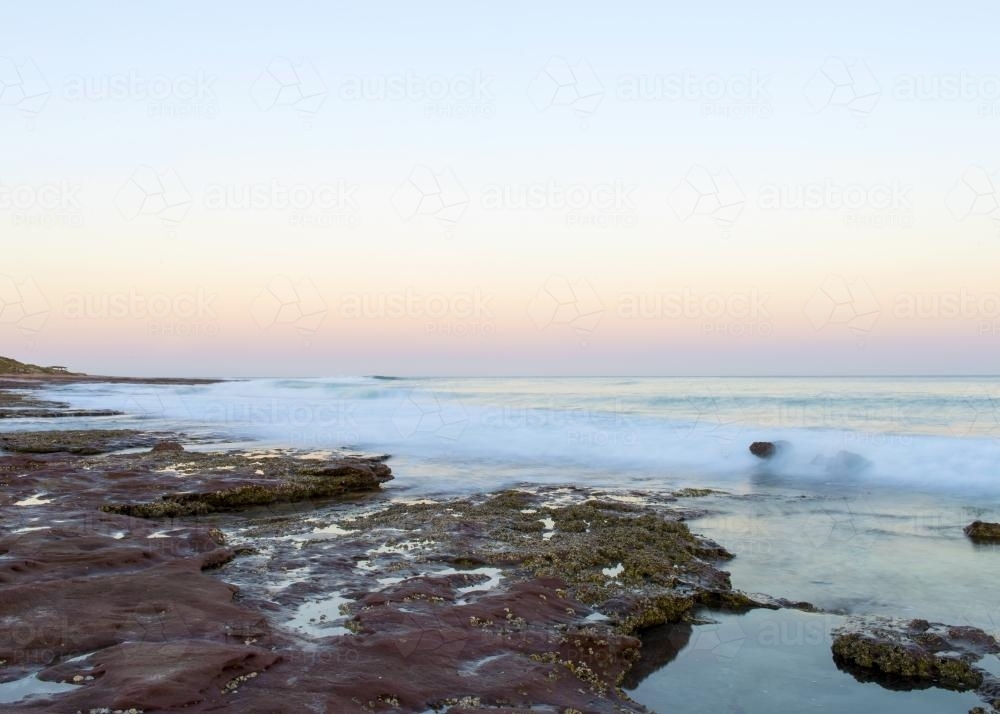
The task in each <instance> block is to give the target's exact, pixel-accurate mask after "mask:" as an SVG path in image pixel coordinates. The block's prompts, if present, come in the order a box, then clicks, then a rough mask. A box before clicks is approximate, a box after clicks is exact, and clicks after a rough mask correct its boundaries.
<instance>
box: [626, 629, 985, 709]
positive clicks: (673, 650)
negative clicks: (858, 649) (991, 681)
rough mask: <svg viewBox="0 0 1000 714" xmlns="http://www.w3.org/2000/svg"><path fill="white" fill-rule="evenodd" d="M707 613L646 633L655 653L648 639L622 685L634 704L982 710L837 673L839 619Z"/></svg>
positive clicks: (963, 697) (974, 701)
mask: <svg viewBox="0 0 1000 714" xmlns="http://www.w3.org/2000/svg"><path fill="white" fill-rule="evenodd" d="M706 614H707V615H708V616H709V617H711V619H712V620H713V622H711V623H709V624H704V625H694V626H693V627H691V626H683V625H682V626H675V627H662V628H654V629H652V630H650V631H649V633H647V637H648V640H649V641H648V644H649V645H650V646H649V648H648V649H647V639H646V638H645V637H644V639H643V660H642V661H640V662H639V663H638V665H637V667H636V670H634V671H633V673H632V675H631V676H630V678H629V679H628V680H627V681H626V682H625V684H624V688H625V689H626V691H628V693H629V695H630V696H631V697H632V698H633V699H635V700H636V701H638V702H639V703H640V704H643V705H645V706H647V707H649V708H651V709H653V710H654V711H658V712H671V713H672V714H695V713H699V714H700V713H701V712H727V713H732V714H775V713H776V712H789V713H792V712H794V713H798V712H803V711H817V712H879V713H880V714H896V713H897V712H898V713H899V714H949V713H951V712H954V713H955V714H959V713H961V714H965V713H966V712H968V711H969V709H971V708H972V707H975V706H979V705H980V704H981V702H980V701H979V699H978V697H976V695H974V694H971V693H959V692H951V691H946V690H942V689H925V690H915V691H890V690H889V689H885V688H883V687H882V686H880V685H878V684H876V683H874V682H859V681H858V680H856V679H855V678H854V677H852V676H851V675H850V674H848V673H846V672H842V671H840V670H839V669H838V668H837V666H836V665H835V664H834V662H833V655H832V654H831V651H830V645H831V642H832V639H831V634H830V633H831V630H832V629H833V628H834V627H837V626H838V625H839V624H841V622H842V619H841V618H839V617H837V616H833V615H815V614H807V613H801V612H797V611H791V610H778V611H771V610H754V611H752V612H750V613H748V614H746V615H731V614H717V613H706ZM647 658H648V660H647ZM667 662H669V664H668V665H667V666H663V664H664V663H667Z"/></svg>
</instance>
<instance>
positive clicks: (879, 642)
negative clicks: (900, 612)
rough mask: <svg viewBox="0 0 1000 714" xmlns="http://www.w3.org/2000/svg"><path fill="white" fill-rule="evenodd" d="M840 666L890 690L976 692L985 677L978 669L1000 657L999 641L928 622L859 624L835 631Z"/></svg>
mask: <svg viewBox="0 0 1000 714" xmlns="http://www.w3.org/2000/svg"><path fill="white" fill-rule="evenodd" d="M832 649H833V656H834V661H835V662H836V663H837V666H838V667H840V668H841V669H844V670H846V671H848V672H850V673H851V674H853V675H854V676H855V678H856V679H858V680H860V681H875V682H877V683H879V684H882V685H883V686H885V687H887V688H890V689H898V688H907V687H909V688H913V687H922V686H937V687H942V688H945V689H954V690H958V691H966V690H970V689H978V688H979V687H980V686H981V685H982V684H983V681H984V674H985V673H984V672H983V671H982V670H980V669H978V668H977V667H976V666H975V664H976V663H977V662H978V661H979V660H980V659H981V658H982V657H983V655H985V654H990V653H997V652H1000V645H998V643H997V641H996V640H995V639H994V638H993V637H991V636H990V635H988V634H986V633H985V632H983V631H982V630H979V629H977V628H974V627H951V626H947V625H940V624H931V623H929V622H927V621H926V620H911V621H899V620H889V619H878V620H857V621H854V622H852V623H850V624H849V625H847V626H845V627H844V628H841V630H839V631H837V633H836V637H835V639H834V641H833V647H832Z"/></svg>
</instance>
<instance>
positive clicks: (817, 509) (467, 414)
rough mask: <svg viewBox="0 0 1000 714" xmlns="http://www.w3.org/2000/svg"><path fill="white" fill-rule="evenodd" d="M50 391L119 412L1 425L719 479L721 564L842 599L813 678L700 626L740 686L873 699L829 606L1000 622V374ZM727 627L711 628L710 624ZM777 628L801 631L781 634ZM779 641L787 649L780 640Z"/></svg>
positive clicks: (666, 686) (502, 482) (412, 476)
mask: <svg viewBox="0 0 1000 714" xmlns="http://www.w3.org/2000/svg"><path fill="white" fill-rule="evenodd" d="M45 396H48V397H50V398H53V399H59V400H63V401H66V402H69V403H70V404H71V405H72V406H74V407H80V408H84V407H86V408H110V409H118V410H121V411H124V412H126V414H125V415H124V416H120V417H110V418H100V419H75V420H72V422H71V423H72V426H69V424H70V422H67V420H63V419H39V420H9V421H7V422H6V423H3V422H0V429H8V430H10V429H44V428H81V427H93V426H104V427H108V426H114V427H137V428H143V429H157V428H163V429H170V430H178V431H182V432H185V433H187V434H189V435H192V436H198V437H206V438H209V439H212V440H214V441H215V442H216V443H215V444H214V445H202V446H200V447H198V446H196V447H193V448H218V443H219V442H221V443H224V444H225V443H229V444H240V445H244V444H246V443H248V442H252V443H256V444H259V445H260V446H262V447H295V448H302V449H308V450H315V451H333V450H338V451H339V450H348V451H358V452H365V453H380V454H389V455H391V460H390V461H389V463H390V465H391V466H392V469H393V473H394V474H395V480H394V481H392V482H390V483H389V484H387V485H386V490H387V491H388V492H389V493H390V494H391V495H393V496H394V497H398V498H400V499H412V498H427V497H436V498H440V497H448V496H452V495H462V494H466V493H469V492H471V491H491V490H496V489H499V488H503V487H531V486H539V485H546V486H557V485H558V486H586V487H589V488H595V489H603V490H608V491H615V492H628V493H629V494H630V495H632V496H634V497H635V498H637V499H639V500H641V498H642V494H643V493H651V492H656V493H661V492H669V491H674V490H677V489H680V488H684V487H698V488H711V489H717V490H719V491H722V492H724V493H722V494H710V495H707V496H704V497H700V498H690V499H687V498H685V499H681V500H680V501H678V503H679V505H680V506H681V507H684V508H688V509H691V516H690V527H691V529H692V530H693V531H695V532H697V533H701V534H703V535H705V536H707V537H710V538H712V539H714V540H716V541H718V542H719V543H720V544H721V545H723V546H724V547H726V548H727V549H728V550H730V551H731V552H732V553H734V554H735V556H736V557H735V558H734V559H733V560H732V561H730V562H729V563H727V564H726V566H725V567H726V569H727V570H729V571H730V572H731V575H732V582H733V585H734V587H736V588H739V589H742V590H745V591H747V592H752V593H767V594H769V595H771V596H775V597H784V598H788V599H790V600H794V601H808V602H811V603H813V604H815V605H817V606H818V607H820V608H822V609H824V610H825V611H827V613H828V614H825V615H823V616H822V618H826V619H825V620H823V621H822V623H821V624H820V625H818V627H819V629H818V630H817V632H819V633H820V634H821V637H820V641H819V642H818V643H816V647H815V648H814V649H811V650H802V649H801V648H798V649H796V648H795V647H792V648H791V649H789V648H787V647H786V648H785V649H786V650H787V651H788V652H790V653H793V654H794V653H799V654H801V653H802V652H804V651H808V652H813V653H814V655H810V657H808V658H804V659H801V662H802V663H805V664H802V666H803V667H809V666H812V665H809V664H808V662H814V664H815V668H816V669H815V671H814V672H813V673H812V675H810V674H809V671H808V669H807V670H801V669H800V670H795V668H794V667H791V668H789V667H778V666H773V667H771V668H770V669H765V670H762V669H761V665H760V664H759V662H758V659H755V658H753V657H749V656H745V657H739V658H728V659H727V658H726V656H725V652H724V650H719V651H716V649H718V648H714V649H713V648H710V649H709V651H708V652H707V653H705V652H700V651H699V650H698V645H697V642H699V641H702V642H704V640H699V639H698V638H697V637H696V638H694V639H693V640H692V639H691V633H690V632H689V633H687V634H686V635H685V637H686V638H687V639H685V640H684V641H685V642H689V644H688V645H687V650H686V651H690V652H693V654H692V655H691V656H692V657H694V656H695V655H699V656H705V657H709V658H710V659H712V661H717V662H718V663H719V666H723V667H726V668H728V669H726V670H725V671H726V672H727V674H726V676H727V677H731V678H732V681H733V682H743V683H744V684H745V685H746V686H743V685H741V686H743V690H744V691H748V690H747V689H746V687H748V686H750V683H752V682H755V681H758V680H760V678H761V677H767V678H770V681H772V684H773V686H774V687H776V688H780V687H781V686H783V685H782V684H781V681H782V679H781V678H782V677H795V678H798V679H796V680H795V681H793V682H790V683H789V684H788V686H789V687H793V688H795V689H796V691H799V692H800V693H801V692H802V691H805V690H804V689H803V686H804V685H803V682H802V681H801V680H802V678H803V677H805V678H806V679H808V677H809V676H812V677H813V681H821V682H823V683H824V686H825V687H827V688H828V691H825V693H823V694H822V696H821V697H820V699H819V700H817V702H818V704H817V707H818V708H823V707H824V706H827V705H831V704H833V703H835V702H840V703H842V704H844V705H845V706H846V705H847V703H850V702H854V703H855V704H856V703H858V702H861V703H867V704H871V705H872V706H874V705H875V703H876V699H872V698H868V699H865V698H864V697H862V698H861V699H851V697H852V696H855V695H854V694H851V693H852V692H854V691H855V689H853V688H854V687H858V686H861V687H862V690H863V691H864V692H868V694H866V695H865V696H869V697H881V696H882V694H880V693H877V692H876V690H875V689H871V687H874V686H875V685H857V683H854V682H853V680H849V679H845V680H844V681H841V680H840V679H839V678H838V677H840V676H843V677H847V675H843V674H842V673H837V672H836V670H835V668H833V667H832V663H831V662H830V659H829V636H830V635H829V633H830V631H831V629H832V628H833V627H834V626H835V625H836V624H837V623H836V622H834V620H833V619H836V618H842V617H844V616H850V615H892V616H900V617H912V618H924V619H927V620H930V621H938V622H944V623H948V624H962V625H964V624H970V625H974V626H977V627H981V628H983V629H985V630H987V631H989V632H992V633H994V634H998V635H1000V595H998V594H997V593H1000V587H998V585H1000V576H998V575H997V569H996V558H997V557H1000V549H997V548H995V547H990V546H982V545H976V544H973V543H971V542H970V541H969V540H968V539H967V538H966V537H965V536H964V534H963V533H962V528H963V527H964V526H965V525H967V524H968V523H969V522H971V521H973V520H977V519H981V520H993V521H996V520H1000V378H995V377H982V378H969V377H961V378H959V377H897V378H891V377H871V378H803V377H788V378H702V379H699V378H684V379H679V378H678V379H675V378H587V379H581V378H390V377H336V378H322V379H255V380H244V381H232V382H222V383H217V384H209V385H197V386H155V385H135V384H96V383H95V384H90V383H84V384H66V385H57V386H53V387H51V388H49V389H48V390H47V394H46V395H45ZM757 440H767V441H782V442H786V444H785V445H783V448H782V449H781V450H780V452H779V454H778V456H776V457H775V458H774V459H771V460H767V461H764V460H761V459H758V458H756V457H755V456H753V455H751V454H750V453H749V451H748V446H749V444H750V443H751V442H753V441H757ZM829 613H833V614H829ZM775 617H777V618H778V619H777V620H774V619H772V620H769V621H767V622H765V623H764V625H765V626H766V625H772V624H774V623H776V622H778V621H779V620H780V622H782V623H784V624H782V625H781V626H782V627H785V625H787V626H788V627H789V628H792V630H793V631H794V629H795V628H799V629H800V630H801V628H803V627H808V626H809V623H810V621H811V620H810V617H812V616H809V617H807V616H805V615H801V614H799V615H795V614H782V615H781V616H780V617H779V616H775ZM816 617H817V618H819V617H820V616H816ZM831 618H833V619H831ZM786 621H787V622H786ZM838 621H839V620H838ZM720 622H721V623H723V624H725V623H726V622H730V624H731V626H735V628H736V630H738V631H739V632H742V633H743V635H742V640H741V642H742V641H743V640H751V641H750V642H749V644H747V645H746V646H747V650H745V652H747V653H749V652H752V651H755V650H757V649H760V648H761V647H765V646H766V642H763V643H762V638H761V637H760V636H754V635H753V634H751V635H747V632H751V631H752V630H751V629H748V628H753V627H758V625H757V624H755V621H754V618H752V617H751V618H735V619H734V618H733V617H732V616H725V617H722V618H721V619H720ZM739 623H743V624H742V625H740V624H739ZM721 626H722V625H717V626H712V627H714V628H715V629H713V630H712V632H713V633H714V634H712V637H713V638H715V639H713V640H711V641H712V642H715V641H716V640H717V639H718V632H719V630H718V628H719V627H721ZM775 626H777V625H775ZM741 628H742V629H741ZM753 631H756V630H753ZM693 632H694V633H695V634H696V635H697V632H698V628H697V627H696V628H695V629H694V631H693ZM800 635H801V632H800ZM793 638H794V636H793ZM764 639H766V638H764ZM780 640H781V641H780V642H779V644H782V643H783V644H782V646H784V645H787V644H788V642H787V638H786V637H784V635H783V636H782V637H781V638H780ZM691 642H693V643H694V644H690V643H691ZM722 644H725V642H722ZM792 644H796V643H795V642H793V643H792ZM797 644H801V643H797ZM730 645H732V642H730ZM720 647H721V645H720ZM770 651H771V652H772V653H773V654H776V659H775V661H776V662H777V661H780V656H779V655H780V653H781V652H784V651H785V650H780V648H779V649H778V650H770ZM699 653H700V654H699ZM671 656H674V655H671ZM789 656H791V655H789ZM796 656H798V654H796ZM691 661H696V660H691ZM755 663H756V664H755ZM717 675H718V672H714V673H713V670H712V669H711V668H706V667H688V666H686V665H684V664H683V661H682V662H681V664H674V665H672V666H666V667H662V668H660V669H658V670H657V671H655V672H653V673H652V674H650V675H648V676H647V677H646V678H645V679H644V680H643V681H642V682H635V683H634V686H633V688H634V693H633V694H634V696H635V697H636V698H637V699H638V700H639V701H641V702H643V703H645V704H647V705H649V706H651V707H653V708H654V709H655V708H657V707H660V706H662V707H664V708H667V707H668V704H669V703H670V701H673V700H671V699H670V696H669V693H670V692H674V693H675V694H676V692H677V691H679V690H678V687H681V688H683V687H689V688H690V691H691V692H692V696H696V695H697V697H700V699H699V701H700V703H701V704H706V702H705V700H704V696H705V694H704V693H705V692H706V691H714V689H713V681H714V680H713V677H715V676H717ZM835 675H836V676H835ZM865 687H867V688H868V689H865ZM738 689H739V687H737V690H738ZM806 689H808V687H806ZM737 690H733V692H730V695H732V696H736V695H737V694H739V692H738V691H737ZM720 691H721V690H720ZM712 696H716V695H715V694H713V695H712ZM718 696H719V697H721V698H720V699H718V700H717V701H715V702H714V704H715V705H717V706H718V707H719V708H720V710H725V711H728V710H732V711H766V710H767V704H766V703H767V701H769V700H771V699H773V697H770V696H764V695H761V699H760V706H756V705H752V704H750V703H749V701H748V702H747V704H746V707H745V708H737V709H731V707H730V705H731V703H732V702H731V701H730V700H729V699H726V698H725V697H724V696H723V694H722V693H718ZM727 696H728V695H727ZM942 696H944V697H946V700H941V699H935V697H942ZM947 696H951V695H944V694H933V695H928V696H927V697H923V698H920V697H917V698H914V697H910V698H902V697H897V698H895V699H892V700H891V701H892V702H895V703H896V704H895V705H894V706H896V705H898V707H899V709H898V710H899V711H904V710H905V711H917V710H920V711H923V709H921V708H920V707H926V708H927V710H928V711H934V710H935V707H939V710H947V707H948V706H950V705H951V704H954V706H955V707H956V708H955V709H954V710H955V711H959V710H962V711H965V710H967V706H968V700H967V698H963V699H961V700H959V699H953V700H947ZM842 697H846V699H844V698H842ZM709 703H710V702H709ZM879 706H882V705H881V704H879ZM727 707H729V708H727ZM914 707H916V708H914ZM940 707H944V708H943V709H941V708H940ZM962 707H966V709H962ZM883 710H885V711H892V710H894V709H893V708H892V707H890V708H887V709H885V708H884V709H883Z"/></svg>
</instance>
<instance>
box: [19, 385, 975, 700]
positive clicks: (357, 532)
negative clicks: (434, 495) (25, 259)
mask: <svg viewBox="0 0 1000 714" xmlns="http://www.w3.org/2000/svg"><path fill="white" fill-rule="evenodd" d="M50 376H51V375H34V376H32V377H30V378H28V379H23V378H20V376H18V377H13V378H8V377H6V376H0V404H2V403H3V399H4V398H6V399H10V400H15V397H11V396H10V395H11V393H12V392H11V390H14V391H15V392H17V391H18V390H22V389H25V388H27V389H29V390H30V389H32V388H33V387H32V385H35V386H37V387H42V386H44V385H45V384H46V383H48V382H49V381H50V380H49V377H50ZM63 380H68V381H88V382H95V383H99V382H107V381H108V379H107V378H103V377H87V376H85V375H57V376H55V379H54V380H52V381H56V382H59V381H63ZM216 381H217V380H195V381H191V380H130V379H123V380H118V382H119V383H121V382H125V383H139V384H204V383H214V382H216ZM16 401H18V402H19V403H20V406H19V407H17V408H33V409H40V408H44V409H45V410H48V411H52V412H54V413H56V414H57V415H58V416H62V417H66V416H69V417H73V416H78V415H75V414H73V412H72V410H70V409H68V407H67V406H66V405H59V404H58V403H53V402H50V401H47V400H44V399H34V400H33V398H31V397H29V398H28V400H27V403H25V399H24V398H22V397H17V398H16ZM33 401H34V402H38V403H37V404H36V403H33ZM43 403H44V404H43ZM2 437H3V443H0V449H4V452H3V453H0V476H2V478H3V480H4V481H5V486H6V488H5V501H4V503H3V505H2V506H0V508H2V509H3V512H4V515H5V516H6V517H7V518H5V521H6V522H8V523H13V525H14V526H15V527H13V528H6V529H5V531H4V537H3V541H0V547H2V548H3V549H4V550H5V553H6V556H5V566H6V568H5V581H4V585H5V587H4V589H3V596H2V600H0V607H2V608H3V610H2V614H3V617H5V618H11V620H14V619H16V620H17V621H18V622H20V623H26V624H27V625H28V628H26V629H25V630H24V632H26V633H28V634H26V635H25V636H21V637H18V638H16V639H12V640H11V641H8V642H7V643H5V645H6V647H5V651H4V652H2V653H0V659H3V660H4V665H3V670H2V677H3V682H2V683H0V692H3V691H4V690H3V688H4V687H5V686H6V687H7V688H8V691H13V690H14V689H15V687H11V686H10V684H11V683H22V684H21V686H23V687H24V688H26V690H27V691H34V692H36V693H37V695H38V696H33V697H30V698H28V699H23V700H21V701H15V702H10V703H9V704H8V706H11V705H14V707H15V708H16V709H17V710H24V711H53V712H55V711H67V710H82V711H87V710H91V709H100V708H104V707H107V708H110V709H112V710H129V709H137V710H145V709H154V708H156V709H160V710H171V709H174V708H181V707H184V708H185V709H184V710H185V711H201V710H208V709H213V708H219V707H222V706H232V707H234V708H236V707H238V708H239V709H240V711H274V710H275V707H280V708H288V707H290V708H301V709H303V710H309V709H310V707H312V708H315V707H321V708H320V709H319V710H320V711H323V710H330V711H352V710H357V711H400V712H402V711H414V712H420V711H427V710H429V709H434V710H436V711H448V712H453V713H455V714H457V713H459V712H473V711H483V712H485V711H491V712H498V711H523V710H525V709H528V708H531V707H550V708H555V709H557V710H558V711H560V712H572V711H581V712H582V711H587V712H590V711H595V712H598V711H609V712H610V711H637V712H641V711H648V709H646V708H645V707H643V705H641V704H639V703H637V702H635V701H632V699H631V698H630V697H629V695H628V694H627V693H626V692H625V691H623V690H622V689H621V688H620V685H621V684H622V682H623V681H624V679H625V678H626V676H627V675H628V673H629V672H630V671H632V672H633V673H634V672H635V671H638V669H639V668H640V666H641V668H644V669H646V670H648V669H650V668H653V669H655V668H656V667H657V666H658V664H657V661H656V660H655V658H654V659H653V660H651V659H650V658H649V657H645V658H644V655H645V653H646V651H648V650H649V649H650V648H645V647H644V644H643V639H642V636H643V635H644V634H647V633H648V632H649V631H650V630H651V628H656V627H658V626H663V625H671V624H686V625H688V626H690V625H695V626H697V625H698V624H701V623H704V622H706V621H707V620H710V619H711V617H712V613H713V612H714V613H720V614H721V615H722V616H727V615H738V614H742V613H745V612H747V611H749V610H754V609H764V610H769V611H786V610H787V611H797V612H803V613H810V612H814V611H815V610H816V608H814V607H813V606H811V605H809V604H808V603H792V602H787V601H781V600H776V599H773V598H769V597H767V596H759V595H748V594H746V593H741V592H739V591H738V590H734V589H733V587H732V584H731V582H730V579H729V575H728V573H726V572H725V570H723V568H724V567H725V563H726V561H727V560H729V559H730V558H731V557H732V554H731V553H729V552H728V551H727V550H726V549H725V546H726V544H725V543H721V544H717V543H714V542H712V541H710V540H708V539H705V538H701V537H699V536H697V535H696V534H694V533H692V532H691V530H690V529H689V527H688V525H687V522H689V521H691V520H692V519H694V518H697V517H699V516H700V515H703V513H704V510H703V509H702V508H701V507H700V506H699V505H698V504H699V497H704V496H706V495H711V494H715V495H717V496H720V497H725V494H724V493H723V492H720V491H713V490H712V489H705V490H704V491H703V492H684V493H681V492H676V493H670V494H660V495H656V494H650V493H648V492H644V491H634V492H631V493H628V492H626V493H622V492H617V493H616V492H610V491H608V490H606V489H604V490H602V489H594V488H578V487H572V486H563V487H536V488H531V489H528V488H525V489H516V490H502V491H499V492H492V493H484V494H478V495H475V496H469V497H461V498H453V499H445V500H434V501H419V502H412V503H406V502H400V501H398V500H394V499H393V498H391V496H390V495H389V494H387V493H385V492H384V491H382V490H381V484H382V483H384V482H385V481H386V480H388V479H390V478H392V475H391V473H390V471H389V466H387V465H386V463H385V459H384V458H383V457H381V456H369V457H363V458H359V457H358V456H357V455H354V454H351V455H347V454H343V455H337V454H323V455H320V457H319V458H316V454H315V453H313V452H309V451H307V450H294V449H287V450H268V451H263V450H254V449H242V450H225V449H221V450H217V451H211V448H212V445H210V444H204V443H201V444H199V443H191V441H190V439H189V437H187V436H185V435H184V434H183V433H176V432H156V433H153V432H148V433H147V432H141V431H136V430H106V431H103V432H97V431H88V432H80V431H73V430H53V431H47V432H44V434H42V433H41V432H36V433H34V434H30V433H29V434H23V433H22V434H21V435H20V436H17V437H12V436H11V435H10V434H9V433H5V434H3V435H2ZM185 446H197V447H198V448H197V450H188V449H185ZM206 449H207V450H206ZM388 464H390V465H391V460H389V461H388ZM179 482H180V483H182V484H183V490H181V489H179V488H178V483H179ZM220 494H221V495H220ZM37 603H46V604H47V608H39V607H37ZM52 603H56V604H57V606H56V607H54V608H53V607H51V604H52ZM290 623H291V624H290ZM894 632H897V634H898V631H894ZM29 634H30V636H28V635H29ZM917 634H919V633H917ZM900 646H902V645H900ZM904 649H905V648H904ZM940 651H942V652H943V651H944V650H940ZM674 654H676V653H674ZM934 656H937V655H936V654H935V655H934ZM664 659H665V660H666V661H669V657H665V658H664ZM179 663H182V664H179ZM660 664H662V661H661V662H660ZM868 675H869V676H870V675H871V673H870V672H869V673H868ZM153 678H160V679H161V680H165V682H166V683H164V682H163V681H161V682H160V683H158V684H155V685H154V684H151V679H153ZM931 681H933V679H928V682H931ZM970 681H971V680H970ZM36 683H37V684H36ZM982 686H983V680H982V679H980V680H978V683H977V684H976V685H975V687H982ZM991 686H993V685H992V684H991ZM32 688H33V689H32ZM965 688H966V689H968V688H969V687H968V686H966V687H965ZM46 691H48V692H49V693H50V695H51V697H52V698H51V699H48V700H47V699H45V695H44V693H45V692H46ZM991 691H992V690H991ZM984 696H985V695H984Z"/></svg>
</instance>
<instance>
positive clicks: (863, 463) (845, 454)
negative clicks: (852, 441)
mask: <svg viewBox="0 0 1000 714" xmlns="http://www.w3.org/2000/svg"><path fill="white" fill-rule="evenodd" d="M812 463H813V464H814V465H816V466H822V467H823V470H824V471H826V473H828V474H829V475H831V476H851V475H854V474H859V473H861V472H862V471H864V470H865V469H867V468H869V467H870V466H871V465H872V462H871V461H869V460H868V459H866V458H865V457H864V456H861V455H860V454H855V453H854V452H853V451H843V450H841V451H838V452H837V453H836V455H835V456H823V455H819V456H817V457H816V458H814V459H813V460H812Z"/></svg>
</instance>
